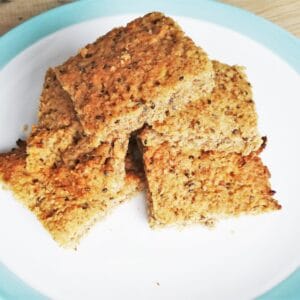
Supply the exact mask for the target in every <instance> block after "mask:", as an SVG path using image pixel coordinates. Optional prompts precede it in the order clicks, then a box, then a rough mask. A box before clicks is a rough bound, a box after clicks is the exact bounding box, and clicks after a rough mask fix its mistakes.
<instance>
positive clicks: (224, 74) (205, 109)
mask: <svg viewBox="0 0 300 300" xmlns="http://www.w3.org/2000/svg"><path fill="white" fill-rule="evenodd" d="M213 67H214V71H215V82H216V86H215V88H214V90H213V92H212V93H211V95H209V96H208V97H202V98H200V99H199V100H198V101H195V102H193V103H190V104H189V105H187V106H185V107H184V108H183V109H182V110H178V111H176V112H175V113H173V115H172V116H169V117H168V118H166V119H165V120H164V121H162V122H154V123H153V124H152V127H150V128H149V129H144V130H143V132H142V134H141V135H140V138H141V139H142V141H143V144H144V145H145V146H153V145H157V144H160V143H162V142H164V141H169V142H171V143H177V144H178V145H180V146H184V147H191V148H198V149H201V150H205V151H209V150H217V151H225V152H237V153H242V154H243V155H248V154H249V153H250V152H252V151H256V150H257V149H258V148H259V147H260V146H261V144H262V138H261V136H260V134H259V133H258V130H257V114H256V111H255V104H254V101H253V98H252V91H251V85H250V83H249V82H248V80H247V77H246V75H245V73H244V70H243V68H242V67H239V66H228V65H226V64H222V63H220V62H217V61H213Z"/></svg>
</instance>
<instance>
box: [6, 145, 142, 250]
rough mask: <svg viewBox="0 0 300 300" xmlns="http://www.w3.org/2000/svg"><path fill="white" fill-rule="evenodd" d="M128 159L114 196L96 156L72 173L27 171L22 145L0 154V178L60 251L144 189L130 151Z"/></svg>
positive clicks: (46, 170)
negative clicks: (105, 182)
mask: <svg viewBox="0 0 300 300" xmlns="http://www.w3.org/2000/svg"><path fill="white" fill-rule="evenodd" d="M103 147H104V148H107V145H104V146H103ZM126 161H127V163H126V165H127V170H126V179H125V184H124V186H123V187H122V189H121V190H120V191H119V192H116V193H112V192H110V190H109V188H105V187H104V185H103V180H104V178H107V177H108V178H109V176H110V175H109V173H107V174H106V175H105V173H102V174H101V169H102V168H101V166H102V164H103V161H101V159H98V157H96V156H94V157H89V158H86V160H84V161H81V162H79V163H78V164H77V165H76V167H75V168H74V169H73V170H70V169H69V168H66V167H64V166H61V167H57V168H53V169H43V170H41V171H40V172H38V173H29V172H28V171H27V170H26V167H25V162H26V144H25V143H24V142H23V143H21V144H20V148H18V149H14V150H13V151H11V152H9V153H6V154H0V179H1V181H3V183H4V184H5V185H6V186H7V187H8V188H10V189H11V190H12V191H13V193H14V194H15V196H16V198H18V199H19V200H20V201H21V202H22V203H23V204H24V205H25V206H26V207H27V208H29V209H30V210H31V211H32V212H33V213H34V214H35V215H36V216H37V218H38V219H39V220H40V222H41V223H42V224H43V226H44V227H45V228H46V229H47V230H48V231H49V233H50V234H51V236H52V237H53V239H54V240H56V241H57V242H58V243H59V244H60V245H61V246H63V247H67V248H74V247H75V246H76V245H77V244H78V242H79V240H80V238H81V237H82V236H83V235H84V234H85V233H86V232H87V231H88V229H89V228H90V227H91V226H92V225H93V224H94V223H95V222H96V221H97V220H98V219H100V218H102V217H103V216H105V215H106V214H107V213H108V212H109V211H110V210H111V209H112V208H113V207H115V206H116V205H117V204H119V203H121V202H123V201H125V200H127V199H129V198H130V197H131V196H132V195H133V194H134V193H135V192H137V191H138V190H141V189H142V188H143V175H142V173H140V172H137V171H136V168H137V167H135V160H133V158H132V155H131V153H130V152H129V153H128V155H127V158H126ZM104 164H105V163H104ZM107 171H109V168H108V169H107ZM99 187H102V189H100V190H99Z"/></svg>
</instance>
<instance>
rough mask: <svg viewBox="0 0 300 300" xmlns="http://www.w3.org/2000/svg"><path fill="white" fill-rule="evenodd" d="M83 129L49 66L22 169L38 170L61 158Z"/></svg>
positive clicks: (57, 161) (69, 100) (59, 160)
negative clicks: (24, 167)
mask: <svg viewBox="0 0 300 300" xmlns="http://www.w3.org/2000/svg"><path fill="white" fill-rule="evenodd" d="M82 133H83V131H82V127H81V124H80V122H79V121H78V120H77V116H76V113H75V111H74V108H73V103H72V101H71V99H70V97H69V95H68V94H67V93H66V92H65V91H64V90H63V89H62V87H61V85H60V83H59V82H58V80H57V79H56V76H55V73H54V72H53V70H52V69H49V70H48V71H47V73H46V76H45V81H44V87H43V91H42V94H41V97H40V105H39V112H38V124H37V125H34V126H33V127H32V132H31V134H30V136H29V138H28V141H27V150H26V151H27V159H26V164H27V165H26V168H27V170H28V171H30V172H38V171H39V170H41V169H43V168H48V167H51V166H53V164H54V163H56V164H58V163H60V162H61V161H62V155H61V154H62V153H63V152H64V151H65V150H66V149H67V148H68V147H69V146H70V145H74V144H76V142H77V140H78V139H79V138H80V137H81V135H82Z"/></svg>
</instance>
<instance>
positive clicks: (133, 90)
mask: <svg viewBox="0 0 300 300" xmlns="http://www.w3.org/2000/svg"><path fill="white" fill-rule="evenodd" d="M55 73H56V76H57V78H58V80H59V81H60V83H61V85H62V87H63V88H64V89H65V91H67V92H68V94H69V95H70V96H71V99H72V101H73V103H74V108H75V111H76V113H77V116H78V118H79V121H80V123H81V124H82V126H83V129H84V132H85V134H87V135H88V138H83V139H82V140H80V141H79V142H78V145H77V147H79V148H80V147H83V150H81V152H84V151H88V149H86V147H87V145H89V147H90V148H93V147H96V146H97V145H98V144H99V143H100V142H101V141H105V140H106V139H107V136H109V135H110V134H111V133H113V132H117V133H118V132H124V133H127V134H129V133H131V132H133V131H134V130H136V129H138V128H141V127H142V126H143V124H144V123H146V122H147V123H148V124H152V123H153V122H154V121H156V120H160V121H162V120H163V119H164V118H165V117H166V116H167V115H168V114H170V113H171V112H172V111H175V110H177V109H179V108H181V107H183V106H184V105H185V104H187V103H189V102H191V101H194V100H197V99H199V98H200V97H204V96H206V95H208V94H209V93H210V92H211V90H212V88H213V85H214V80H213V68H212V64H211V62H210V60H209V59H208V57H207V55H206V54H205V53H204V51H203V50H202V49H201V48H199V47H197V46H196V45H195V44H194V42H193V41H192V40H191V39H190V38H188V37H187V36H185V34H184V32H183V31H182V30H181V28H180V27H179V26H178V25H177V24H176V23H175V21H174V20H172V19H171V18H169V17H166V16H164V15H163V14H161V13H158V12H154V13H150V14H147V15H145V16H144V17H141V18H138V19H136V20H134V21H132V22H130V23H129V24H127V26H125V27H120V28H116V29H113V30H112V31H110V32H108V33H107V34H106V35H104V36H102V37H101V38H99V39H98V40H97V41H96V42H94V43H93V44H89V45H87V46H86V47H84V48H83V49H81V50H80V52H79V53H78V54H77V55H76V56H74V57H71V58H70V59H68V60H67V61H66V62H65V63H64V64H62V65H61V66H58V67H56V68H55ZM70 151H71V152H72V151H74V149H73V148H72V149H71V150H70ZM75 153H77V151H75ZM75 156H76V155H75Z"/></svg>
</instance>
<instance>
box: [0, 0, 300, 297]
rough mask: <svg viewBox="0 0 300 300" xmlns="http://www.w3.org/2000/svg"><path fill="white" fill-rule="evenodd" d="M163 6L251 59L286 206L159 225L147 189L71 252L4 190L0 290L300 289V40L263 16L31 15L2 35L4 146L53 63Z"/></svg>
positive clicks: (104, 7) (243, 59)
mask: <svg viewBox="0 0 300 300" xmlns="http://www.w3.org/2000/svg"><path fill="white" fill-rule="evenodd" d="M154 10H156V11H163V12H165V13H166V14H168V15H170V16H172V17H174V18H175V19H176V20H177V21H178V22H179V24H180V25H181V26H182V27H183V29H184V30H185V31H186V33H187V34H188V35H190V36H191V37H192V38H193V39H194V40H195V41H196V43H197V44H199V45H201V46H202V47H203V48H204V49H205V50H206V51H207V52H208V53H209V55H210V57H211V58H212V59H218V60H220V61H222V62H225V63H228V64H240V65H244V66H246V67H247V73H248V76H249V79H250V81H251V83H252V85H253V92H254V98H255V101H256V105H257V111H258V115H259V127H260V131H261V133H262V134H263V135H267V136H268V140H269V143H268V147H267V149H266V151H265V152H264V153H263V160H264V162H265V163H266V164H267V165H268V166H269V168H270V170H271V173H272V186H273V188H274V189H275V190H276V191H277V194H276V198H277V199H278V200H279V201H280V203H281V204H282V206H283V209H282V210H281V211H279V212H276V213H271V214H266V215H262V216H257V217H241V218H238V219H230V220H226V221H223V222H221V223H220V224H219V225H218V226H217V227H216V229H214V230H208V229H205V228H202V227H201V226H195V227H188V228H185V229H183V230H178V229H174V228H171V229H165V230H159V231H153V230H151V229H150V228H149V226H148V224H147V218H146V208H145V198H144V195H143V194H141V195H138V196H137V197H135V198H134V199H132V200H131V201H129V202H128V203H125V204H124V205H122V206H120V207H119V208H117V209H116V210H115V211H114V213H113V214H112V215H111V216H109V217H108V218H107V219H106V220H105V221H103V222H101V223H99V224H97V225H96V226H95V227H94V228H93V229H92V230H91V232H90V233H89V234H88V236H87V237H86V238H85V239H84V240H83V241H82V243H81V244H80V247H79V248H78V250H77V251H67V250H63V249H61V248H59V247H58V246H57V244H56V243H55V242H53V241H52V239H51V238H50V236H49V235H48V233H47V232H46V231H45V230H44V229H43V228H42V226H41V225H40V224H39V222H38V221H37V220H36V219H35V217H34V216H33V215H32V214H31V213H30V212H29V211H28V210H26V209H25V208H24V207H23V206H22V205H20V204H19V203H18V202H17V201H15V199H14V198H13V196H12V195H11V193H10V192H9V191H4V190H1V192H0V262H1V265H0V298H1V297H2V298H3V299H16V298H17V297H19V298H20V299H44V298H47V297H48V298H52V299H121V298H122V299H253V298H255V297H262V298H264V299H271V298H272V299H273V298H275V297H279V298H288V297H291V298H292V297H294V298H300V284H299V282H300V273H299V271H298V272H297V271H296V270H297V268H298V267H299V262H300V238H299V237H300V201H299V167H300V156H299V152H300V142H299V129H300V118H299V112H300V104H299V103H300V102H299V99H300V88H299V87H300V76H299V74H300V42H299V40H298V39H296V38H295V37H293V36H292V35H290V34H289V33H287V32H285V31H283V30H282V29H280V28H279V27H277V26H275V25H273V24H271V23H269V22H267V21H265V20H263V19H260V18H258V17H256V16H254V15H252V14H250V13H247V12H245V11H242V10H239V9H236V8H234V7H230V6H227V5H223V4H221V3H218V2H215V1H196V0H186V1H179V0H172V1H171V0H165V1H156V0H151V1H150V0H149V1H141V0H127V1H122V0H103V1H93V0H87V1H77V2H74V3H73V4H70V5H66V6H63V7H60V8H58V9H55V10H52V11H49V12H47V13H46V14H43V15H41V16H38V17H36V18H33V19H31V20H30V21H28V22H25V23H24V24H22V25H21V26H19V27H17V28H16V29H14V30H12V31H11V32H9V33H7V34H6V35H4V36H3V37H1V38H0V66H1V71H0V99H1V101H0V136H1V140H0V150H1V151H5V150H8V149H10V148H11V147H13V146H14V144H15V141H16V140H17V139H18V138H20V137H23V136H24V133H23V131H22V128H23V125H24V124H32V123H34V122H35V121H36V111H37V107H38V97H39V94H40V92H41V88H42V83H43V77H44V74H45V71H46V70H47V68H48V67H49V66H55V65H57V64H59V63H61V62H63V61H64V60H65V59H67V58H68V57H69V56H70V55H73V54H74V53H76V52H77V49H79V48H80V47H82V46H84V45H85V44H87V43H88V42H91V41H93V40H95V39H96V38H97V37H98V36H100V35H102V34H104V33H106V32H107V31H108V30H110V29H111V28H113V27H116V26H119V25H124V24H126V22H128V21H129V20H131V19H133V18H135V17H138V16H141V15H143V14H145V13H147V12H150V11H154ZM295 271H296V272H295ZM293 272H294V273H293ZM292 273H293V275H291V274H292ZM290 275H291V276H290ZM288 276H290V277H289V278H288V279H287V280H285V279H286V278H287V277H288ZM283 280H285V281H284V283H281V284H280V285H278V284H279V283H280V282H282V281H283ZM276 285H278V286H277V287H275V286H276ZM274 287H275V289H274ZM272 288H273V289H272ZM271 289H272V290H271ZM270 290H271V291H270ZM261 295H263V296H261Z"/></svg>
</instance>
